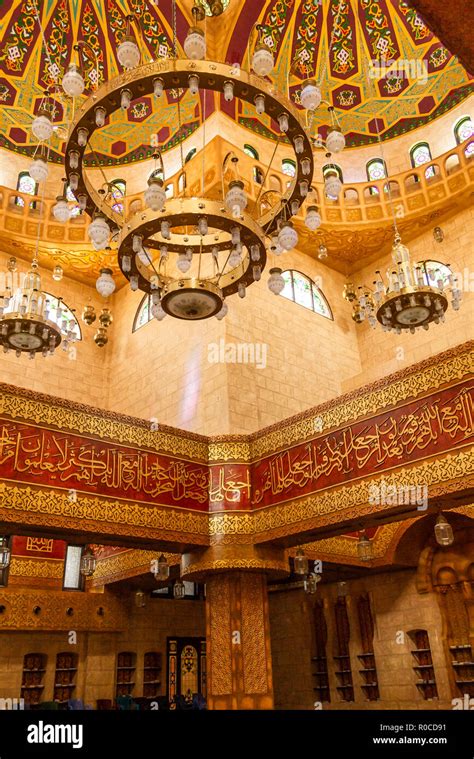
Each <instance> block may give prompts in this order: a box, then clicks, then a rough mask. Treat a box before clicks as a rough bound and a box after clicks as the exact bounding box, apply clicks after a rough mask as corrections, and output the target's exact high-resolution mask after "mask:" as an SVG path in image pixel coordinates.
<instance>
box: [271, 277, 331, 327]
mask: <svg viewBox="0 0 474 759" xmlns="http://www.w3.org/2000/svg"><path fill="white" fill-rule="evenodd" d="M282 276H283V279H284V280H285V287H284V288H283V290H282V292H281V295H282V296H283V297H284V298H287V299H288V300H292V301H293V302H294V303H298V305H300V306H303V307H304V308H308V309H309V310H310V311H314V312H315V313H316V314H320V315H321V316H324V317H326V319H332V318H333V315H332V311H331V308H330V306H329V303H328V302H327V300H326V298H325V296H324V295H323V293H322V292H321V290H320V289H319V288H318V287H317V286H316V284H315V283H314V282H313V280H312V279H310V278H309V277H307V276H306V274H302V273H301V272H300V271H295V270H294V269H288V270H287V271H284V272H283V273H282Z"/></svg>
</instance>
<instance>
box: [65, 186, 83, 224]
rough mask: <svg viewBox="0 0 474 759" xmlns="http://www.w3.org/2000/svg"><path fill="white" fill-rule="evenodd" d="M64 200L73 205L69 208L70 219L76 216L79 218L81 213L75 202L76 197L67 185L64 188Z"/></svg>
mask: <svg viewBox="0 0 474 759" xmlns="http://www.w3.org/2000/svg"><path fill="white" fill-rule="evenodd" d="M66 198H67V200H68V201H69V202H70V203H74V205H73V206H72V207H71V206H70V207H69V210H70V212H71V217H72V218H74V217H76V216H79V215H80V213H81V209H80V208H79V204H78V202H77V200H76V196H75V195H74V193H73V191H72V190H71V188H70V187H69V185H68V186H67V188H66Z"/></svg>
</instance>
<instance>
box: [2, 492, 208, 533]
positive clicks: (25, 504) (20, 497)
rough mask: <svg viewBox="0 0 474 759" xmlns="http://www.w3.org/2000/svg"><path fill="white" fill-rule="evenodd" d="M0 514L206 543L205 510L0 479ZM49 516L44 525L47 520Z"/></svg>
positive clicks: (63, 525) (41, 522) (35, 521)
mask: <svg viewBox="0 0 474 759" xmlns="http://www.w3.org/2000/svg"><path fill="white" fill-rule="evenodd" d="M0 517H1V519H3V520H4V521H8V522H14V521H16V519H17V518H18V519H19V520H21V521H22V522H23V523H25V524H32V525H38V526H42V527H49V528H51V527H60V528H63V529H65V530H70V529H71V527H72V526H74V527H75V528H76V529H77V528H80V529H82V530H85V529H87V530H88V531H94V530H96V531H98V532H101V533H107V534H110V535H117V536H121V535H122V536H123V537H127V538H128V537H139V538H147V539H150V540H157V541H158V540H170V541H176V542H183V541H184V542H188V543H191V544H194V545H207V544H208V543H209V529H208V514H207V513H206V512H202V513H200V512H195V511H189V510H185V509H174V508H172V507H166V508H164V507H159V506H153V507H151V508H150V507H149V508H146V507H144V506H143V504H140V503H136V502H135V503H134V502H127V501H117V500H107V499H105V498H97V497H88V496H82V495H80V494H79V492H78V493H77V500H76V501H73V500H71V499H70V497H69V494H68V493H63V492H62V491H57V490H42V489H35V488H32V487H30V486H26V487H18V486H15V485H11V484H8V485H7V484H6V483H5V482H0ZM45 518H47V524H45Z"/></svg>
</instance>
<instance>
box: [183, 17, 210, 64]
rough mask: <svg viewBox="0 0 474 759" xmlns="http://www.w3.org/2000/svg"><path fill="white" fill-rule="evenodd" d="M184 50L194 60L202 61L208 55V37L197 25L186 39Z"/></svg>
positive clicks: (191, 29)
mask: <svg viewBox="0 0 474 759" xmlns="http://www.w3.org/2000/svg"><path fill="white" fill-rule="evenodd" d="M183 48H184V52H185V54H186V56H187V58H190V60H192V61H201V60H202V59H203V58H205V57H206V38H205V37H204V32H203V31H202V30H201V29H199V28H198V27H197V26H192V27H191V28H190V30H189V32H188V33H187V35H186V39H185V40H184V45H183Z"/></svg>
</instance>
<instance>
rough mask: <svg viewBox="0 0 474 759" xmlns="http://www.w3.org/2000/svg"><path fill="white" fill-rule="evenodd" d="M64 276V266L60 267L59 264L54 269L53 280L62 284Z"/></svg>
mask: <svg viewBox="0 0 474 759" xmlns="http://www.w3.org/2000/svg"><path fill="white" fill-rule="evenodd" d="M63 274H64V270H63V267H62V266H59V264H58V265H57V266H55V267H54V269H53V279H54V281H55V282H60V281H61V280H62V278H63Z"/></svg>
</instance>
